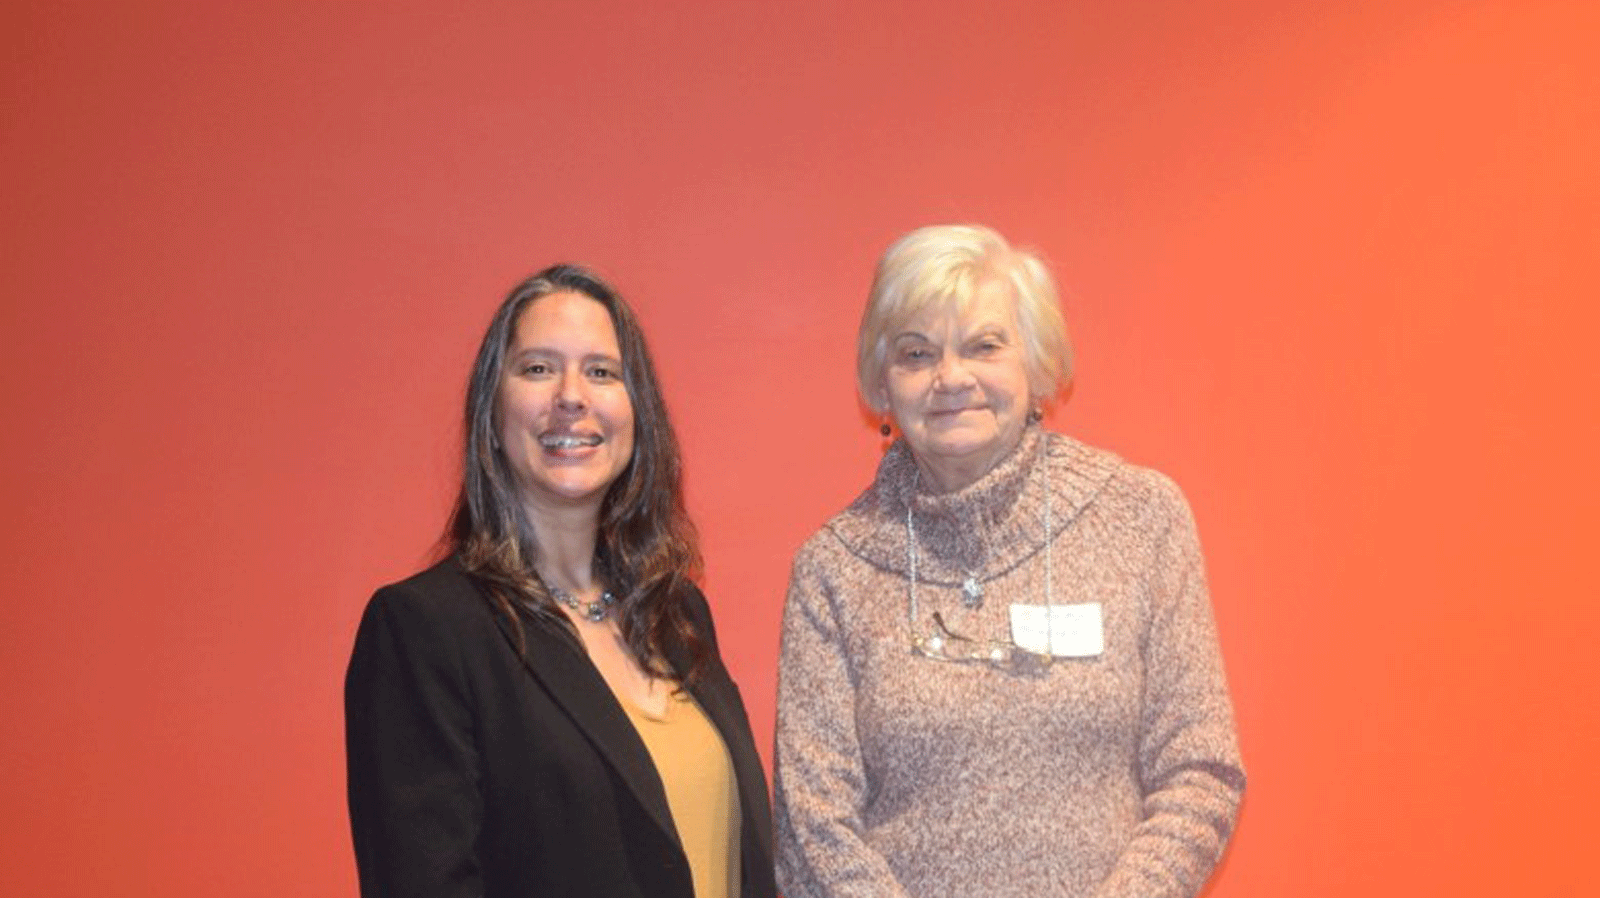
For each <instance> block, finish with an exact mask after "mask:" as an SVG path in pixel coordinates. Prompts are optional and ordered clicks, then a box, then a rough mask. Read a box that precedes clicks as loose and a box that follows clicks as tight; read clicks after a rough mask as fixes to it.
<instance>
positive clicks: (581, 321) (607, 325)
mask: <svg viewBox="0 0 1600 898" xmlns="http://www.w3.org/2000/svg"><path fill="white" fill-rule="evenodd" d="M496 421H497V424H496V432H497V434H498V435H499V438H500V447H501V451H502V452H503V453H505V457H506V461H507V463H508V464H509V465H510V467H511V470H512V471H513V472H514V473H515V474H516V477H517V483H518V486H519V487H520V488H521V491H522V500H523V503H524V505H525V506H526V507H527V508H528V511H529V513H530V514H531V515H534V516H539V515H540V513H541V512H549V511H554V510H556V509H561V508H573V507H580V508H585V509H591V510H593V511H594V512H596V513H598V511H599V508H600V503H601V501H602V500H603V499H604V498H605V492H606V489H607V488H608V487H609V486H611V483H612V481H614V480H616V479H617V477H618V475H620V474H621V473H622V471H623V469H624V468H626V467H627V466H628V462H629V460H631V459H632V458H633V403H632V401H631V400H630V399H629V397H628V388H627V386H626V385H625V384H624V383H623V379H622V351H621V349H620V348H619V347H618V345H617V331H616V328H615V327H614V326H613V325H612V323H611V315H610V314H609V313H608V312H607V311H606V308H605V306H603V305H601V304H600V303H599V302H598V301H596V300H595V299H593V298H591V297H589V296H585V295H583V294H582V293H571V292H567V293H552V294H550V295H548V296H542V297H540V298H538V299H536V300H534V301H532V302H531V303H529V304H528V306H527V307H526V308H524V309H523V310H522V313H521V315H520V317H519V318H518V319H517V323H516V327H515V328H514V329H513V331H512V337H511V343H510V345H509V346H507V347H506V355H505V368H504V371H503V373H502V375H501V378H500V393H499V398H498V405H497V415H496Z"/></svg>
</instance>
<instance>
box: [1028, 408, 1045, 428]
mask: <svg viewBox="0 0 1600 898" xmlns="http://www.w3.org/2000/svg"><path fill="white" fill-rule="evenodd" d="M1043 420H1044V409H1042V408H1039V407H1038V406H1034V407H1033V408H1031V409H1029V410H1028V423H1029V424H1038V423H1039V422H1040V421H1043Z"/></svg>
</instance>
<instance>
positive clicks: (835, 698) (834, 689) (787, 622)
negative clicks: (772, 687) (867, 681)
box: [773, 546, 906, 898]
mask: <svg viewBox="0 0 1600 898" xmlns="http://www.w3.org/2000/svg"><path fill="white" fill-rule="evenodd" d="M813 548H814V547H812V546H807V547H806V548H803V549H802V550H801V552H800V554H799V556H797V557H796V559H795V565H794V571H793V574H792V576H791V578H790V581H789V595H788V599H787V601H786V602H785V603H784V610H783V641H782V650H781V654H780V660H779V666H778V737H777V750H776V759H775V762H774V771H773V791H774V804H773V811H774V816H775V820H776V829H777V842H778V848H777V874H778V887H779V889H780V890H781V891H782V892H783V894H784V895H785V896H786V898H849V896H873V898H905V895H906V892H905V891H904V889H902V888H901V886H900V884H899V882H897V881H896V879H895V876H894V873H893V872H892V871H891V870H890V869H889V865H888V863H887V862H886V861H885V860H884V858H883V857H882V856H881V855H879V854H878V853H877V852H876V851H874V850H873V849H872V848H871V847H869V846H868V845H867V844H866V842H865V841H864V840H863V839H862V837H861V808H862V804H863V801H864V797H865V795H866V792H867V784H866V776H865V773H864V771H863V767H862V759H861V747H860V743H859V742H858V740H857V735H856V712H855V704H856V701H855V690H856V688H857V683H856V681H855V679H854V677H853V675H852V671H851V667H850V663H849V658H848V656H847V654H846V646H845V638H844V634H843V633H842V632H841V630H840V626H839V620H838V615H837V613H836V610H835V607H834V601H835V599H836V596H835V595H834V593H833V590H832V589H831V587H830V584H829V583H828V582H827V579H826V578H825V577H824V576H823V574H822V573H821V571H819V570H818V567H819V565H816V564H815V563H814V560H813V557H812V555H813V551H812V550H813Z"/></svg>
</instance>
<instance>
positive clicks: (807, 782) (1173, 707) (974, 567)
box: [774, 427, 1244, 898]
mask: <svg viewBox="0 0 1600 898" xmlns="http://www.w3.org/2000/svg"><path fill="white" fill-rule="evenodd" d="M1047 484H1048V489H1049V497H1048V499H1047V497H1046V485H1047ZM908 502H909V503H910V504H911V508H912V511H913V516H912V519H913V524H914V532H915V540H916V547H915V553H911V552H908V545H907V536H908V532H909V531H908V528H907V515H906V509H907V503H908ZM1047 516H1048V517H1049V518H1050V520H1051V522H1052V524H1051V529H1052V540H1053V544H1052V545H1051V546H1050V548H1049V550H1048V551H1046V549H1045V519H1046V517H1047ZM913 554H914V556H915V557H914V560H915V564H916V568H915V570H916V594H917V603H918V607H919V611H920V614H919V619H918V620H917V621H914V622H912V621H909V620H908V609H909V600H910V587H911V580H910V577H909V571H910V563H911V561H912V556H913ZM1046 558H1049V559H1050V560H1051V566H1052V567H1053V569H1054V570H1053V575H1052V576H1051V577H1050V578H1048V579H1049V581H1050V583H1049V586H1050V591H1051V592H1052V593H1053V594H1052V595H1048V596H1047V595H1046V591H1047V578H1046V576H1045V567H1046V563H1045V562H1046ZM969 577H970V578H972V579H975V580H976V581H978V583H979V584H980V585H981V588H982V593H983V596H982V604H981V605H980V606H979V607H978V608H976V609H968V608H966V607H965V606H964V604H963V602H962V596H963V589H962V585H963V583H964V582H965V581H967V580H968V579H969ZM1086 603H1099V604H1100V609H1101V614H1102V619H1103V627H1102V628H1100V629H1101V631H1102V633H1103V638H1104V648H1103V651H1101V653H1100V654H1098V655H1094V656H1089V657H1059V658H1056V659H1055V661H1054V663H1053V664H1051V665H1050V666H1049V667H1048V668H1045V669H1044V670H1042V671H1040V670H1038V669H1034V670H1031V671H1030V670H1025V669H1003V668H1000V667H997V666H993V665H988V664H978V663H952V662H946V661H935V660H930V659H926V658H922V657H917V656H913V655H912V653H911V650H910V639H911V631H912V629H913V628H915V629H916V630H918V631H919V633H920V634H923V635H925V634H928V633H931V632H933V631H934V629H935V627H934V624H933V623H932V614H933V612H939V613H940V615H941V616H942V618H943V621H944V623H945V624H946V626H947V627H948V628H949V629H950V630H951V631H952V632H954V633H957V634H960V635H962V636H965V637H970V638H973V639H979V640H992V641H997V642H1008V641H1010V638H1011V622H1010V606H1011V605H1012V604H1020V605H1035V606H1046V605H1076V606H1082V605H1084V604H1086ZM1045 613H1046V614H1048V613H1050V612H1045ZM1078 630H1079V631H1080V633H1079V635H1082V634H1081V630H1082V627H1079V628H1078ZM775 789H776V803H775V808H774V810H775V813H776V817H777V839H778V846H777V857H778V861H777V863H778V883H779V886H780V887H781V889H782V890H783V892H784V894H785V895H786V896H787V898H813V896H817V898H821V896H830V898H832V896H875V898H893V896H915V898H931V896H942V895H949V896H961V898H972V896H980V895H981V896H1019V898H1020V896H1028V898H1034V896H1041V895H1056V896H1094V898H1133V896H1140V898H1181V896H1192V895H1195V894H1196V893H1197V892H1198V891H1199V890H1200V888H1201V886H1202V885H1204V883H1205V881H1206V878H1207V877H1208V876H1209V875H1210V873H1211V870H1212V868H1213V867H1214V866H1215V865H1216V862H1217V858H1218V856H1219V854H1220V853H1221V851H1222V848H1223V846H1224V844H1226V842H1227V839H1228V835H1229V833H1230V831H1231V830H1232V827H1233V821H1234V817H1235V815H1236V813H1237V810H1238V805H1239V799H1240V797H1241V795H1242V793H1243V790H1244V770H1243V768H1242V766H1241V764H1240V760H1239V750H1238V745H1237V742H1236V739H1235V736H1234V727H1233V713H1232V708H1231V705H1230V703H1229V699H1228V690H1227V683H1226V680H1225V678H1224V674H1223V667H1222V659H1221V657H1220V655H1219V653H1218V650H1217V637H1216V629H1215V625H1214V624H1213V622H1212V615H1211V606H1210V600H1209V599H1208V597H1207V594H1206V583H1205V571H1204V563H1203V561H1202V559H1201V556H1200V547H1199V544H1198V542H1197V540H1196V538H1195V531H1194V523H1193V519H1192V517H1191V516H1190V513H1189V508H1188V506H1187V505H1186V504H1185V502H1184V499H1183V496H1182V494H1181V493H1180V492H1179V491H1178V488H1177V487H1176V486H1175V485H1174V484H1173V483H1172V481H1171V480H1169V479H1167V478H1166V477H1164V476H1162V475H1161V474H1158V473H1156V472H1154V471H1150V470H1148V469H1144V468H1139V467H1135V466H1133V465H1129V464H1127V463H1126V462H1123V461H1122V460H1120V459H1119V458H1117V457H1116V456H1114V455H1112V454H1110V453H1108V452H1104V451H1100V450H1097V449H1092V448H1090V447H1088V446H1085V445H1083V444H1082V443H1079V442H1077V441H1075V440H1071V439H1068V438H1066V437H1063V436H1059V435H1056V434H1045V433H1043V432H1042V431H1040V429H1039V428H1037V427H1029V428H1027V430H1026V432H1025V433H1024V435H1023V439H1022V442H1021V444H1020V445H1019V446H1018V448H1017V449H1016V451H1014V452H1013V453H1012V454H1011V455H1010V456H1008V457H1007V458H1006V459H1004V460H1003V461H1002V462H1001V463H1000V464H999V465H997V466H996V467H995V469H994V470H992V471H990V472H989V473H988V474H986V475H985V476H984V477H983V478H982V479H980V480H979V481H978V482H976V483H974V484H972V485H971V486H969V487H967V488H965V489H962V490H959V491H957V492H955V493H949V494H944V495H933V494H929V493H927V492H925V491H923V490H921V489H919V485H918V478H917V475H916V466H915V463H914V461H913V460H912V458H911V456H910V454H909V453H908V452H907V450H906V449H905V447H904V444H903V443H897V444H896V445H895V446H893V447H891V448H890V450H889V452H888V454H886V455H885V456H884V459H883V462H882V464H881V465H880V467H879V469H878V475H877V478H876V480H875V481H874V482H873V484H872V486H871V487H870V488H868V489H867V491H866V492H864V493H862V494H861V496H860V497H859V498H858V499H856V501H855V502H854V503H852V504H851V505H850V507H849V508H847V509H845V510H844V511H843V512H842V513H840V514H839V515H838V516H837V517H835V518H834V519H833V520H831V521H829V522H828V524H827V525H826V526H824V527H823V528H822V529H821V530H820V531H818V532H817V533H816V535H814V536H813V537H812V538H811V539H810V540H808V541H807V542H806V544H805V545H804V546H803V547H802V548H801V549H800V552H799V554H798V555H797V556H796V557H795V562H794V572H793V577H792V580H791V582H790V586H789V596H788V601H787V604H786V605H785V608H784V617H783V649H782V659H781V666H780V673H779V685H778V744H777V761H776V771H775Z"/></svg>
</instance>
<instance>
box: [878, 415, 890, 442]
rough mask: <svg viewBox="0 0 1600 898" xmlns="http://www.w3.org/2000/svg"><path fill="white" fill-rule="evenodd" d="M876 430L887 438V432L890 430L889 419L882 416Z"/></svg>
mask: <svg viewBox="0 0 1600 898" xmlns="http://www.w3.org/2000/svg"><path fill="white" fill-rule="evenodd" d="M878 432H879V433H881V434H883V435H884V437H885V438H888V436H889V434H890V432H891V431H890V430H889V419H888V418H884V419H883V423H882V424H879V425H878Z"/></svg>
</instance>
